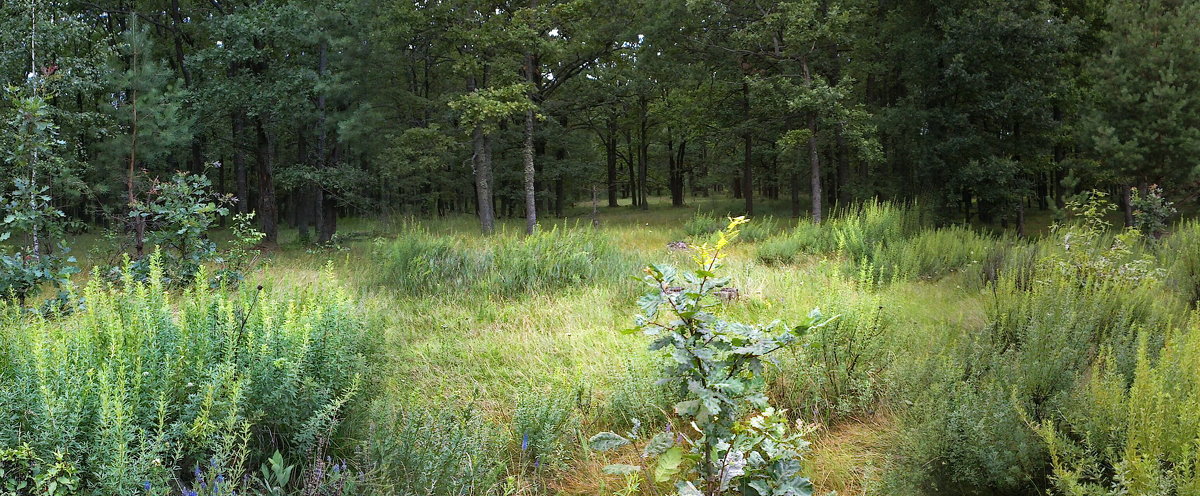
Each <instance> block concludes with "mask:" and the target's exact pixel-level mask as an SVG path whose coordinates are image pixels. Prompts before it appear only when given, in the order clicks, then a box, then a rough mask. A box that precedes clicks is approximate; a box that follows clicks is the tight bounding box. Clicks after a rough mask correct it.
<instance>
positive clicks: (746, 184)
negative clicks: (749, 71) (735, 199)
mask: <svg viewBox="0 0 1200 496" xmlns="http://www.w3.org/2000/svg"><path fill="white" fill-rule="evenodd" d="M742 117H743V118H744V119H746V121H749V120H750V83H749V82H747V81H745V80H744V79H743V81H742ZM742 140H743V142H744V145H743V149H744V151H745V157H744V158H743V160H742V184H741V188H742V198H743V199H745V200H746V215H754V161H753V157H754V148H753V147H754V137H753V135H751V133H750V130H749V129H747V130H746V131H745V133H744V134H743V135H742Z"/></svg>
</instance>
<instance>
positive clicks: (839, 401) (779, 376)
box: [771, 296, 893, 422]
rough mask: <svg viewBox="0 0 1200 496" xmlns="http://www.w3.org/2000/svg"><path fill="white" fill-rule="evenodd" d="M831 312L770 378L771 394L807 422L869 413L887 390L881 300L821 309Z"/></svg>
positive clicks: (888, 323) (888, 356) (886, 322)
mask: <svg viewBox="0 0 1200 496" xmlns="http://www.w3.org/2000/svg"><path fill="white" fill-rule="evenodd" d="M823 311H825V312H830V313H832V314H833V315H836V318H834V319H833V320H831V321H830V322H829V323H828V324H825V325H824V326H822V327H818V328H816V329H814V330H813V332H811V333H810V334H808V335H806V336H805V337H804V344H805V346H804V347H803V348H798V349H797V350H796V352H795V353H794V354H793V356H792V357H791V358H790V359H787V360H783V361H781V364H780V365H781V366H780V367H779V368H778V370H776V371H775V372H774V374H773V375H774V377H773V378H772V381H771V389H772V392H773V393H774V394H773V395H772V396H773V397H776V398H779V400H780V402H781V403H782V404H783V405H786V406H787V407H788V408H789V409H792V410H794V411H796V412H797V414H798V415H800V417H801V418H804V419H806V420H815V421H820V422H834V421H838V420H841V419H844V418H847V417H849V416H853V415H856V414H861V413H868V412H869V410H870V409H872V408H873V407H874V406H875V405H876V404H877V401H878V400H879V399H880V397H881V396H882V395H883V394H884V392H885V389H886V384H885V382H886V380H885V378H884V371H885V369H887V367H888V365H889V363H890V362H891V360H892V355H893V351H892V350H890V349H889V345H890V344H891V342H890V341H889V333H890V332H891V327H892V326H893V322H892V320H893V319H892V317H891V316H890V315H889V313H888V312H887V311H886V308H885V307H884V306H883V305H882V302H881V301H880V299H879V298H878V297H877V296H875V297H868V298H864V299H862V300H859V301H857V302H854V303H852V304H850V305H840V306H839V305H835V306H834V307H829V308H826V309H824V310H823Z"/></svg>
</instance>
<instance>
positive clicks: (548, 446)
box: [513, 392, 579, 473]
mask: <svg viewBox="0 0 1200 496" xmlns="http://www.w3.org/2000/svg"><path fill="white" fill-rule="evenodd" d="M578 421H579V419H578V417H577V416H576V415H575V411H574V408H573V405H572V402H571V399H570V398H569V397H567V396H564V395H558V394H552V393H540V392H529V393H526V394H522V395H521V396H520V397H519V398H518V399H517V408H516V411H515V412H514V413H513V434H514V437H515V439H514V444H515V445H516V446H515V448H518V449H514V452H516V453H517V455H518V456H517V461H516V465H517V466H518V467H519V468H520V469H521V470H523V471H526V472H531V473H543V472H545V471H549V470H555V469H562V468H565V462H566V459H567V454H566V448H567V441H568V439H569V438H570V435H572V434H575V433H577V432H578Z"/></svg>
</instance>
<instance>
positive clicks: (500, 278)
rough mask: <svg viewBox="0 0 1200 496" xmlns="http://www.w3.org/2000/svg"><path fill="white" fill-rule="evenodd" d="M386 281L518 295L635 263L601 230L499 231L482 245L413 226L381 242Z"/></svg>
mask: <svg viewBox="0 0 1200 496" xmlns="http://www.w3.org/2000/svg"><path fill="white" fill-rule="evenodd" d="M375 250H376V254H377V255H378V256H379V257H380V258H381V259H382V260H383V268H382V270H380V271H378V275H376V276H375V277H376V278H377V279H376V280H378V281H379V282H380V283H382V284H385V285H388V286H391V287H394V288H397V289H402V290H404V291H406V292H413V293H432V292H434V291H438V290H442V291H445V290H455V291H460V292H470V291H474V292H479V293H483V294H492V295H498V296H513V295H521V294H527V293H536V292H541V291H555V290H561V289H564V288H567V287H571V286H576V285H581V284H590V283H594V282H597V281H604V280H613V279H615V278H616V277H617V274H620V273H622V272H623V271H624V270H626V269H627V268H628V267H629V266H631V264H630V263H629V262H628V261H627V259H626V258H625V257H624V256H623V255H622V254H621V253H620V251H619V250H618V249H617V248H616V247H615V246H614V245H613V244H612V243H611V242H610V241H609V240H608V239H606V238H605V237H604V236H603V235H602V234H601V233H598V232H596V231H594V230H590V229H557V228H556V229H552V230H549V231H544V232H539V233H537V234H534V235H532V236H524V237H516V236H510V235H496V236H493V237H490V238H488V239H487V240H486V241H485V244H484V245H482V246H467V244H466V241H465V240H463V239H459V238H455V237H450V236H437V235H431V234H429V233H427V232H423V231H411V232H409V233H406V234H404V235H402V236H401V237H400V238H398V239H396V240H395V241H392V242H380V243H377V244H376V248H375Z"/></svg>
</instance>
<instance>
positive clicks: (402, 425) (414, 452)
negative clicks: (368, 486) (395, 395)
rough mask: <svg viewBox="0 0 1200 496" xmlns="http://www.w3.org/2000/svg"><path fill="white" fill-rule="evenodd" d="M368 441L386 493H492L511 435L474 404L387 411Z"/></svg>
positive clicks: (376, 475) (458, 495)
mask: <svg viewBox="0 0 1200 496" xmlns="http://www.w3.org/2000/svg"><path fill="white" fill-rule="evenodd" d="M382 418H383V420H382V421H381V422H379V423H377V424H375V425H374V426H373V427H372V428H371V429H370V438H369V439H368V442H367V443H366V444H365V446H366V450H367V455H366V456H367V458H368V460H370V463H371V465H372V466H373V467H374V471H375V472H374V474H373V475H374V479H375V482H377V483H378V484H380V485H381V486H382V487H380V488H379V492H380V493H381V494H423V495H429V496H467V495H479V494H491V493H492V492H493V491H494V490H495V489H496V488H497V487H498V486H499V485H500V484H501V478H502V477H503V475H504V471H505V468H506V465H505V463H504V457H503V456H502V453H503V450H504V448H505V444H506V442H507V440H508V434H507V432H506V430H505V429H503V428H501V427H500V426H497V425H495V424H493V423H491V422H488V421H487V420H485V419H484V418H483V417H482V416H481V415H480V414H479V413H478V411H477V410H475V409H473V408H469V407H448V408H447V407H434V408H425V407H420V408H418V407H404V408H398V409H393V410H391V411H390V412H388V413H387V414H385V415H383V417H382Z"/></svg>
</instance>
